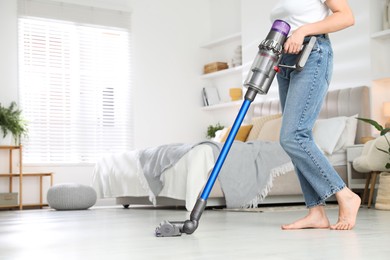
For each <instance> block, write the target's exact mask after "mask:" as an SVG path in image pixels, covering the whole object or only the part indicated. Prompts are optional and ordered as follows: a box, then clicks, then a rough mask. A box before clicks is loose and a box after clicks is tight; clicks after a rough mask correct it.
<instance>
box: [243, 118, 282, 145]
mask: <svg viewBox="0 0 390 260" xmlns="http://www.w3.org/2000/svg"><path fill="white" fill-rule="evenodd" d="M281 116H282V114H275V115H268V116H261V117H254V118H253V119H252V125H253V127H252V130H251V131H250V133H249V135H248V137H247V139H246V140H247V141H253V140H257V137H258V136H259V133H260V130H261V128H262V127H263V126H264V124H265V123H266V122H267V121H269V120H273V119H276V118H279V117H281Z"/></svg>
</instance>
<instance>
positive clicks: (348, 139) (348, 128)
mask: <svg viewBox="0 0 390 260" xmlns="http://www.w3.org/2000/svg"><path fill="white" fill-rule="evenodd" d="M357 117H358V115H357V114H356V115H354V116H350V117H346V116H344V117H342V118H343V119H344V120H345V128H344V130H343V132H342V133H341V136H340V138H339V140H338V142H337V144H336V147H335V148H334V152H337V151H340V150H342V149H346V147H347V146H351V145H354V144H355V138H356V129H357V121H358V120H357V119H356V118H357Z"/></svg>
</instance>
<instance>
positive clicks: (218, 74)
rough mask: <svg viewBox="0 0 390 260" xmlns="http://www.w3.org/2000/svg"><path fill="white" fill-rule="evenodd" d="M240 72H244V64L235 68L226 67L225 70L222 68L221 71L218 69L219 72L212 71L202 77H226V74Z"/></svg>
mask: <svg viewBox="0 0 390 260" xmlns="http://www.w3.org/2000/svg"><path fill="white" fill-rule="evenodd" d="M239 72H242V66H237V67H234V68H231V69H225V70H220V71H217V72H211V73H208V74H203V75H202V76H200V77H201V78H202V79H213V78H219V77H224V76H227V75H231V74H236V73H239Z"/></svg>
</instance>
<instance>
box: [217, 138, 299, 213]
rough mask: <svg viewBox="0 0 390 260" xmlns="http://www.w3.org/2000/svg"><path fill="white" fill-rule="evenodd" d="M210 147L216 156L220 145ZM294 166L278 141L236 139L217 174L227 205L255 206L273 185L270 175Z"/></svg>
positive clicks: (232, 206) (272, 175) (286, 170)
mask: <svg viewBox="0 0 390 260" xmlns="http://www.w3.org/2000/svg"><path fill="white" fill-rule="evenodd" d="M212 146H213V148H214V149H213V151H214V156H215V158H217V156H218V155H219V153H220V151H221V149H222V145H221V144H218V143H212ZM293 169H294V167H293V165H292V163H291V160H290V157H289V156H288V155H287V154H286V153H285V151H284V150H283V149H282V147H281V146H280V144H279V142H268V141H254V142H245V143H243V142H239V141H235V142H234V144H233V145H232V147H231V148H230V151H229V154H228V155H227V157H226V160H225V162H224V164H223V166H222V168H221V172H220V174H219V175H218V179H219V182H220V184H221V188H222V190H223V193H224V195H225V199H226V206H227V207H228V208H239V207H257V205H258V204H259V203H260V202H261V201H262V200H263V199H264V198H265V197H266V196H267V194H268V192H269V191H270V189H271V188H272V181H273V178H274V177H276V176H278V175H281V174H284V173H286V172H288V171H291V170H293Z"/></svg>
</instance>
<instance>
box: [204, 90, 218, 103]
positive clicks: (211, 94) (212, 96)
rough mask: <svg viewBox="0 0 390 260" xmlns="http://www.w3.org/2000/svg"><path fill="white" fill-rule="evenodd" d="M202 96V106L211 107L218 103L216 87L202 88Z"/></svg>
mask: <svg viewBox="0 0 390 260" xmlns="http://www.w3.org/2000/svg"><path fill="white" fill-rule="evenodd" d="M202 96H203V104H204V106H212V105H216V104H219V103H220V98H219V94H218V89H217V88H216V87H204V88H203V90H202Z"/></svg>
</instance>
